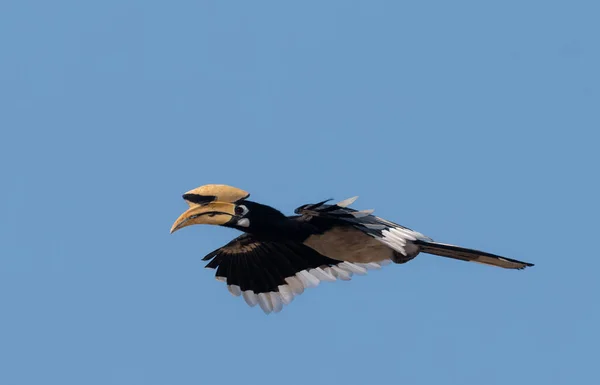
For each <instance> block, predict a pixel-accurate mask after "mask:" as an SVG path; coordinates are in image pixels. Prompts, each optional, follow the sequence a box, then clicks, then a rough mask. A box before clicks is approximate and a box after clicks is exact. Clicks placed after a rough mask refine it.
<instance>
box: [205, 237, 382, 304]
mask: <svg viewBox="0 0 600 385" xmlns="http://www.w3.org/2000/svg"><path fill="white" fill-rule="evenodd" d="M203 260H205V261H206V260H210V262H209V263H208V264H207V265H206V267H207V268H211V269H216V273H215V275H216V278H217V280H219V281H223V282H226V283H227V288H228V289H229V292H230V293H231V294H233V295H234V296H242V297H243V298H244V300H245V301H246V303H247V304H248V305H250V306H255V305H256V304H258V305H260V307H261V308H262V310H263V311H264V312H265V313H267V314H268V313H270V312H272V311H273V312H279V311H280V310H281V309H282V307H283V305H287V304H289V303H290V302H291V301H292V300H293V299H294V297H295V296H297V295H300V294H302V293H303V292H304V289H305V288H308V287H315V286H317V285H318V284H319V283H320V282H321V281H335V280H336V279H338V278H339V279H342V280H349V279H350V277H351V276H352V275H353V273H363V272H366V269H365V268H364V267H362V266H359V265H356V264H352V263H347V262H341V261H337V260H333V259H330V258H328V257H325V256H323V255H322V254H320V253H319V252H317V251H315V250H314V249H312V248H310V247H308V246H306V245H304V244H302V243H299V242H295V241H285V240H284V241H273V240H263V239H258V238H256V237H255V236H253V235H250V234H243V235H241V236H239V237H237V238H235V239H234V240H232V241H231V242H229V243H228V244H226V245H225V246H223V247H221V248H219V249H217V250H215V251H213V252H211V253H210V254H208V255H207V256H206V257H204V258H203ZM377 267H379V265H378V266H377Z"/></svg>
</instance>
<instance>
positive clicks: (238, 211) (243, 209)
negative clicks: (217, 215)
mask: <svg viewBox="0 0 600 385" xmlns="http://www.w3.org/2000/svg"><path fill="white" fill-rule="evenodd" d="M248 211H249V210H248V208H247V207H246V206H244V205H239V206H235V214H236V215H239V216H243V215H246V214H247V213H248Z"/></svg>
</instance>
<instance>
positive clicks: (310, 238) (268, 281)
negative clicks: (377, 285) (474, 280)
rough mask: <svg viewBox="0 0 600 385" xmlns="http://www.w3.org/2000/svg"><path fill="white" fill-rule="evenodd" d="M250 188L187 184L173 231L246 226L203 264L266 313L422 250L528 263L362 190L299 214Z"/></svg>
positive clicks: (502, 263)
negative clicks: (463, 243) (382, 203)
mask: <svg viewBox="0 0 600 385" xmlns="http://www.w3.org/2000/svg"><path fill="white" fill-rule="evenodd" d="M249 196H250V194H248V193H247V192H246V191H244V190H241V189H238V188H235V187H231V186H227V185H215V184H210V185H204V186H201V187H198V188H196V189H193V190H191V191H188V192H187V193H185V194H184V195H183V199H184V200H185V201H186V202H187V204H188V205H189V209H188V210H187V211H185V212H184V213H183V214H182V215H181V216H180V217H179V218H177V220H176V221H175V223H174V224H173V227H172V228H171V233H173V232H175V231H177V230H179V229H182V228H184V227H187V226H191V225H196V224H208V225H219V226H225V227H230V228H234V229H237V230H240V231H242V232H244V234H242V235H240V236H238V237H237V238H235V239H233V240H232V241H231V242H229V243H227V244H226V245H225V246H223V247H221V248H219V249H217V250H214V251H213V252H211V253H209V254H208V255H206V256H205V257H204V258H203V260H204V261H210V262H209V263H208V264H207V265H206V267H207V268H212V269H216V273H215V275H216V278H217V280H219V281H223V282H226V284H227V288H228V289H229V291H230V292H231V294H233V295H234V296H242V297H243V298H244V300H245V301H246V303H247V304H248V305H250V306H256V305H257V304H258V305H259V306H260V307H261V308H262V310H263V311H264V312H265V313H267V314H268V313H271V312H279V311H281V309H282V308H283V305H287V304H289V303H290V302H291V301H292V300H293V299H294V297H295V296H297V295H299V294H302V293H303V292H304V289H305V288H308V287H315V286H317V285H318V284H319V282H321V281H335V280H338V279H340V280H350V278H351V277H352V276H353V274H361V275H362V274H366V272H367V270H369V269H378V268H380V267H381V266H382V265H385V264H388V263H390V262H394V263H398V264H401V263H406V262H408V261H410V260H411V259H413V258H415V257H416V256H417V254H419V253H427V254H434V255H439V256H442V257H448V258H454V259H459V260H463V261H469V262H478V263H482V264H486V265H491V266H498V267H503V268H506V269H524V268H525V267H528V266H533V264H531V263H527V262H521V261H517V260H514V259H509V258H505V257H501V256H498V255H494V254H490V253H487V252H483V251H478V250H473V249H467V248H464V247H460V246H455V245H450V244H445V243H439V242H435V241H434V240H433V239H431V238H429V237H427V236H425V235H423V234H421V233H419V232H416V231H414V230H411V229H409V228H407V227H404V226H401V225H399V224H397V223H394V222H390V221H388V220H386V219H383V218H379V217H377V216H374V215H373V214H372V213H373V210H361V211H358V210H355V209H352V208H350V207H349V206H350V205H351V204H352V203H353V202H354V201H355V200H356V198H357V197H354V198H349V199H346V200H343V201H341V202H338V203H336V204H328V202H329V201H330V200H326V201H323V202H319V203H314V204H305V205H303V206H300V207H298V208H297V209H296V210H295V214H297V215H294V216H286V215H284V214H282V213H281V212H280V211H278V210H276V209H274V208H272V207H269V206H266V205H263V204H260V203H257V202H253V201H250V200H248V197H249Z"/></svg>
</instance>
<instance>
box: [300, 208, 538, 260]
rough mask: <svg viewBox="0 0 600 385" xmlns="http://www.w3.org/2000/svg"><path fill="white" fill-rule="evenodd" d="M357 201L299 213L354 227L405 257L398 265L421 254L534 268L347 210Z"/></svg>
mask: <svg viewBox="0 0 600 385" xmlns="http://www.w3.org/2000/svg"><path fill="white" fill-rule="evenodd" d="M355 200H356V197H354V198H350V199H346V200H344V201H342V202H339V203H337V204H333V205H330V204H326V203H327V201H323V202H319V203H316V204H311V205H304V206H301V207H298V208H297V209H296V213H297V214H301V215H302V216H303V218H304V220H307V221H310V222H313V221H315V220H316V221H319V220H321V221H330V222H333V223H345V224H346V226H352V227H353V228H355V229H357V230H360V231H361V232H363V233H365V234H368V235H370V236H371V237H373V238H375V239H376V240H378V241H379V242H381V243H383V244H385V245H387V246H389V247H390V248H392V249H394V250H395V251H397V252H399V253H400V254H402V255H403V256H404V257H405V258H404V259H402V258H401V260H400V261H398V260H397V259H396V260H395V261H396V262H405V261H407V260H409V259H412V258H414V257H415V256H417V254H419V253H420V252H423V253H427V254H434V255H439V256H442V257H447V258H454V259H458V260H463V261H469V262H477V263H482V264H485V265H491V266H497V267H503V268H505V269H524V268H526V267H529V266H533V264H532V263H528V262H522V261H518V260H516V259H510V258H506V257H502V256H499V255H495V254H490V253H487V252H483V251H479V250H474V249H468V248H465V247H460V246H456V245H449V244H444V243H439V242H435V241H434V240H433V239H431V238H429V237H427V236H425V235H423V234H421V233H419V232H416V231H414V230H411V229H409V228H407V227H404V226H401V225H399V224H397V223H394V222H390V221H388V220H385V219H383V218H379V217H377V216H374V215H372V213H373V210H363V211H357V210H354V209H351V208H349V207H347V206H349V205H350V204H352V203H353V202H354V201H355Z"/></svg>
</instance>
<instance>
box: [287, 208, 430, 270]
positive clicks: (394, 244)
mask: <svg viewBox="0 0 600 385" xmlns="http://www.w3.org/2000/svg"><path fill="white" fill-rule="evenodd" d="M355 200H356V197H354V198H349V199H346V200H343V201H341V202H338V203H336V204H327V202H328V201H323V202H319V203H315V204H307V205H303V206H300V207H298V208H297V209H296V210H295V213H296V214H300V215H301V217H300V218H301V219H302V220H305V221H308V222H310V223H315V224H316V223H330V225H333V226H335V225H336V224H337V225H340V226H345V227H352V228H354V229H356V230H359V231H360V232H361V233H363V234H366V235H369V236H370V237H372V238H374V239H376V240H377V241H379V242H380V243H382V244H384V245H386V246H388V247H390V248H391V249H393V250H395V251H396V252H398V253H400V254H402V256H404V257H406V258H411V257H414V256H416V254H418V247H416V246H415V245H414V244H413V242H414V241H416V240H423V241H432V239H431V238H429V237H427V236H425V235H423V234H421V233H419V232H417V231H414V230H412V229H409V228H408V227H404V226H401V225H399V224H397V223H394V222H390V221H388V220H386V219H383V218H380V217H377V216H375V215H373V210H361V211H358V210H355V209H352V208H350V207H347V206H349V205H351V204H352V203H353V202H354V201H355Z"/></svg>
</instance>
